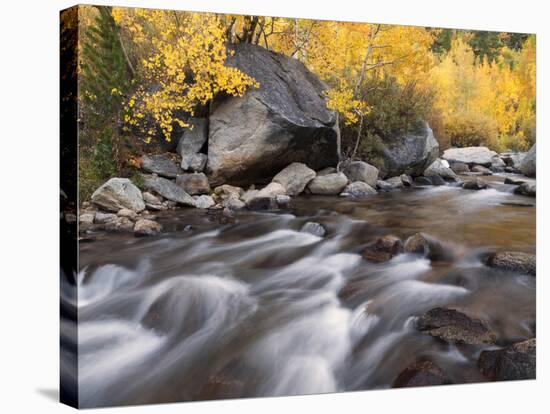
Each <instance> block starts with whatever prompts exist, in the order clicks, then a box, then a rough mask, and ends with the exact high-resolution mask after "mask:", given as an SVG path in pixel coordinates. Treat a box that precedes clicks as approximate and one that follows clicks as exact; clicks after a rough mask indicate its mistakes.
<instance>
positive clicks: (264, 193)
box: [256, 182, 286, 198]
mask: <svg viewBox="0 0 550 414" xmlns="http://www.w3.org/2000/svg"><path fill="white" fill-rule="evenodd" d="M285 194H286V189H285V187H283V186H282V185H281V184H279V183H276V182H271V183H269V184H268V185H266V186H265V187H264V188H262V189H261V190H260V191H258V193H257V194H256V197H271V198H275V197H277V196H278V195H285Z"/></svg>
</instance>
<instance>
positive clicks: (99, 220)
mask: <svg viewBox="0 0 550 414" xmlns="http://www.w3.org/2000/svg"><path fill="white" fill-rule="evenodd" d="M130 211H131V210H130ZM134 214H135V213H134ZM116 218H117V215H116V214H113V213H102V212H100V211H98V212H97V213H96V215H95V217H94V223H96V224H105V223H107V222H109V221H113V220H115V219H116Z"/></svg>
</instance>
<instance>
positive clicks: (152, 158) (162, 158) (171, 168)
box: [141, 155, 181, 178]
mask: <svg viewBox="0 0 550 414" xmlns="http://www.w3.org/2000/svg"><path fill="white" fill-rule="evenodd" d="M141 169H142V170H143V171H146V172H148V173H154V174H157V175H160V176H161V177H166V178H176V176H177V175H178V173H180V172H181V170H180V168H179V167H178V165H177V164H176V163H175V162H174V161H172V160H171V159H170V158H168V157H167V156H166V155H144V156H143V157H141Z"/></svg>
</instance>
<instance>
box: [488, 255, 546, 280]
mask: <svg viewBox="0 0 550 414" xmlns="http://www.w3.org/2000/svg"><path fill="white" fill-rule="evenodd" d="M487 265H488V266H490V267H494V268H497V269H502V270H507V271H510V272H518V273H523V274H527V275H531V276H536V274H537V258H536V256H535V255H534V254H531V253H524V252H498V253H493V254H491V255H489V256H488V258H487Z"/></svg>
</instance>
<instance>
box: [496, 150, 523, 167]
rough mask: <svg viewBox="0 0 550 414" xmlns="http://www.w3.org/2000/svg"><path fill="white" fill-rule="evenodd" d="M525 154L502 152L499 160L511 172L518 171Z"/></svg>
mask: <svg viewBox="0 0 550 414" xmlns="http://www.w3.org/2000/svg"><path fill="white" fill-rule="evenodd" d="M525 154H526V153H525V152H511V151H510V152H503V153H502V154H500V158H501V159H502V161H504V164H506V166H508V167H511V168H512V169H513V170H516V169H517V170H519V166H520V164H521V161H522V160H523V158H524V157H525Z"/></svg>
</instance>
